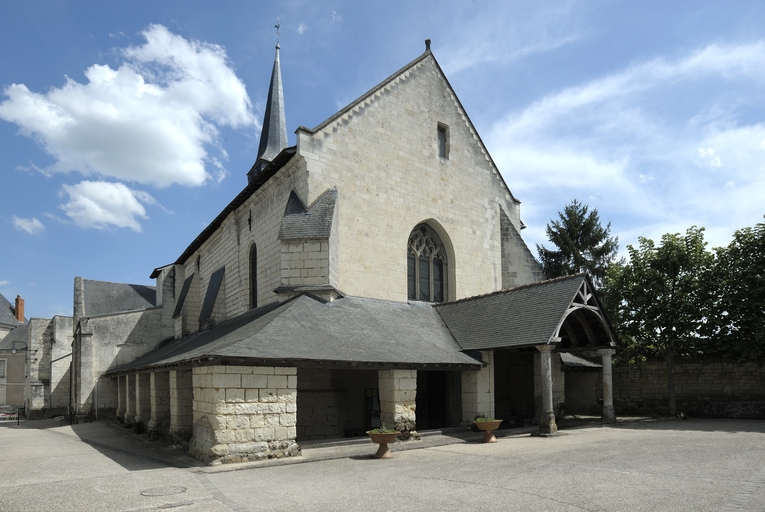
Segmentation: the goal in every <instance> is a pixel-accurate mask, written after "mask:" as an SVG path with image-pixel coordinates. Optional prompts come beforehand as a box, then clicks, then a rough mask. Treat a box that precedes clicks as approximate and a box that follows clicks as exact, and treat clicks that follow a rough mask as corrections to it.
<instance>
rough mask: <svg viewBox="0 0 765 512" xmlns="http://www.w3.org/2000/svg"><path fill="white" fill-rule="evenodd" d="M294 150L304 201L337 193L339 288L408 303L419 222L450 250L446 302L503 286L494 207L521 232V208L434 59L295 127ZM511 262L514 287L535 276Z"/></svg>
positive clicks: (510, 253)
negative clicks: (327, 116)
mask: <svg viewBox="0 0 765 512" xmlns="http://www.w3.org/2000/svg"><path fill="white" fill-rule="evenodd" d="M439 123H440V124H441V125H443V126H446V127H448V128H447V132H448V139H449V141H448V145H449V153H448V158H443V157H441V156H439V153H438V136H437V133H438V132H437V129H438V126H439ZM297 151H298V156H300V157H302V158H304V159H305V161H306V163H307V168H308V171H309V191H308V194H307V197H306V196H303V195H301V197H303V199H304V200H305V202H306V203H311V202H313V201H314V200H315V199H316V198H317V197H318V196H319V195H321V194H322V193H323V192H324V191H325V190H327V189H328V188H332V187H337V190H338V202H337V207H336V208H337V216H338V217H337V218H338V222H337V226H338V256H337V257H338V284H337V287H338V288H339V289H340V290H342V291H343V292H345V293H348V294H349V295H356V296H361V297H372V298H378V299H385V300H394V301H399V302H405V301H406V300H407V281H406V280H407V259H406V254H407V253H406V244H407V240H408V238H409V235H410V233H411V231H412V229H413V228H414V227H415V226H416V225H417V224H419V223H421V222H427V223H428V225H430V226H431V227H433V229H435V230H436V232H437V233H438V234H439V236H440V237H441V239H442V241H443V242H444V244H445V245H446V246H449V248H450V249H451V250H452V252H453V254H451V255H450V256H452V257H453V259H451V260H450V261H449V272H450V273H449V275H448V279H447V281H448V283H449V285H448V286H449V292H448V295H449V299H458V298H462V297H467V296H472V295H477V294H483V293H487V292H491V291H495V290H499V289H501V288H502V286H503V268H505V267H509V266H510V265H511V263H512V262H505V261H503V260H502V258H503V247H502V245H503V241H502V238H501V228H500V208H499V206H501V208H502V209H503V210H504V211H505V212H506V215H507V218H508V219H509V221H510V222H512V224H513V225H514V226H515V228H516V231H518V232H519V231H520V227H521V223H520V205H519V203H518V202H517V201H515V200H514V198H513V197H512V196H511V195H510V193H509V192H508V191H507V189H506V188H505V186H504V184H503V180H502V178H501V175H500V174H499V172H498V170H497V169H496V168H495V167H494V164H493V162H492V161H491V157H490V156H489V155H488V153H487V152H486V151H485V148H484V147H483V145H482V144H481V142H480V139H479V137H478V134H477V133H475V131H474V129H473V127H472V126H471V125H470V123H469V122H468V119H467V115H466V113H465V112H464V111H462V109H461V107H460V106H459V104H458V101H457V99H456V97H455V96H454V95H453V93H452V91H450V89H449V87H448V84H447V83H446V81H445V80H444V79H443V77H442V76H441V74H440V72H439V71H438V69H437V66H436V64H435V62H434V61H433V60H432V59H430V58H425V59H424V60H422V61H420V63H418V64H416V65H415V66H414V67H413V68H411V69H409V70H407V71H406V72H405V73H403V74H402V76H400V77H399V78H396V79H394V80H393V81H392V82H391V83H389V84H388V85H386V86H385V87H383V88H382V89H381V90H379V91H376V92H374V93H372V94H371V95H370V96H368V97H367V98H364V99H362V100H361V102H360V104H358V105H355V106H354V108H352V109H349V110H347V111H345V112H343V113H342V114H341V115H339V116H338V117H336V118H335V119H333V120H332V121H331V122H329V123H327V124H326V125H322V126H321V127H320V129H319V130H317V131H315V132H312V131H310V130H306V129H303V128H300V129H298V131H297ZM511 244H523V242H522V241H521V240H520V237H518V238H517V239H515V238H514V239H509V238H508V240H507V241H506V247H505V250H506V255H507V258H513V255H518V254H521V255H524V254H525V252H524V251H523V249H522V248H518V250H517V251H516V250H514V248H512V247H511ZM524 258H525V256H524ZM515 263H517V264H516V265H515V268H514V269H513V270H508V272H515V275H514V277H513V280H514V283H515V284H523V283H530V282H534V281H535V280H536V279H537V277H536V276H535V275H534V274H533V272H532V271H531V270H530V269H529V267H528V265H526V262H525V261H520V262H515ZM508 275H509V274H508Z"/></svg>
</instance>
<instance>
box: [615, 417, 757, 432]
mask: <svg viewBox="0 0 765 512" xmlns="http://www.w3.org/2000/svg"><path fill="white" fill-rule="evenodd" d="M614 427H615V428H620V429H622V430H676V431H697V432H728V433H730V434H737V433H741V432H752V433H760V434H761V433H764V432H765V420H764V419H751V420H750V419H721V418H686V419H680V418H667V417H658V418H625V419H619V421H618V423H617V424H616V425H614Z"/></svg>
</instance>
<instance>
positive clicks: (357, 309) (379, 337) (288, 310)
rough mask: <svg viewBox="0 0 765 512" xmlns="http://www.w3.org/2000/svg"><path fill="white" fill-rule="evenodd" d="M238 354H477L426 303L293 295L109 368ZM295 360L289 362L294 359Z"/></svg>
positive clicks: (454, 359)
mask: <svg viewBox="0 0 765 512" xmlns="http://www.w3.org/2000/svg"><path fill="white" fill-rule="evenodd" d="M210 358H230V359H233V360H236V359H238V358H243V359H250V360H251V361H252V360H258V362H263V363H267V362H268V361H275V362H277V364H284V361H285V360H289V361H292V363H289V364H299V363H305V362H310V361H323V362H325V363H326V362H342V363H370V364H395V363H398V364H403V365H413V366H414V365H459V366H462V367H475V368H477V367H480V365H481V364H482V363H481V362H480V361H477V360H476V359H474V358H472V357H470V356H469V355H466V354H464V353H462V352H461V351H460V347H459V345H457V343H456V342H455V341H454V338H453V337H452V335H451V334H450V333H449V331H448V330H447V328H446V326H445V325H444V324H443V322H442V321H441V318H440V317H439V315H438V313H436V311H435V310H434V309H433V307H432V305H430V304H427V303H409V304H407V303H398V302H388V301H382V300H376V299H365V298H359V297H346V298H343V299H338V300H335V301H334V302H325V301H322V300H321V299H317V298H315V297H313V296H310V295H299V296H297V297H296V298H293V299H291V300H288V301H286V302H283V303H277V304H270V305H268V306H264V307H261V308H257V309H254V310H252V311H248V312H247V313H244V314H242V315H239V316H237V317H235V318H231V319H229V320H226V321H224V322H221V323H220V324H218V325H217V326H215V327H213V328H212V329H210V330H208V331H205V332H201V333H196V334H192V335H190V336H187V337H186V338H183V339H181V340H177V341H173V342H170V343H168V344H166V345H164V346H161V347H159V348H157V349H155V350H154V351H152V352H150V353H148V354H146V355H144V356H142V357H140V358H138V359H136V360H135V361H133V362H131V363H129V364H127V365H125V366H122V367H120V368H117V369H114V370H112V371H111V372H110V373H117V372H122V371H132V370H138V369H146V368H149V367H161V366H168V365H174V364H183V363H188V362H192V361H208V360H210ZM296 362H297V363H296Z"/></svg>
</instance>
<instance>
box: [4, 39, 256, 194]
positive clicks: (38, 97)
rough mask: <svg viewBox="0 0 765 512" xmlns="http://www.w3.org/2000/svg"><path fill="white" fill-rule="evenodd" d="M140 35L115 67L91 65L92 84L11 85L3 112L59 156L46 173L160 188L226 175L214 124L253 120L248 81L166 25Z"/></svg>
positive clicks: (220, 56) (207, 47)
mask: <svg viewBox="0 0 765 512" xmlns="http://www.w3.org/2000/svg"><path fill="white" fill-rule="evenodd" d="M142 34H143V36H144V37H145V39H146V42H145V44H143V45H140V46H130V47H128V48H126V49H123V50H121V55H122V57H123V58H124V62H123V63H122V64H121V65H120V66H119V67H118V68H117V69H113V68H112V67H110V66H108V65H100V64H95V65H93V66H91V67H90V68H88V69H87V70H86V71H85V78H86V79H87V82H86V83H79V82H77V81H75V80H73V79H71V78H68V77H67V79H66V83H65V84H64V85H63V86H62V87H60V88H56V87H54V88H51V89H50V90H49V91H48V92H47V93H44V94H41V93H37V92H33V91H31V90H29V88H27V87H26V86H25V85H23V84H13V85H11V86H9V87H8V88H6V89H5V94H6V96H7V97H8V99H7V100H5V101H4V102H3V103H0V118H2V119H5V120H6V121H9V122H12V123H16V124H17V125H18V126H19V128H20V132H21V133H22V134H24V135H26V136H28V137H32V138H34V139H35V140H37V141H38V142H39V143H40V144H41V145H42V146H43V148H44V149H45V150H46V151H47V152H48V153H49V154H50V155H51V156H52V157H53V158H54V159H55V163H54V164H53V165H51V166H50V167H48V168H46V169H45V171H46V172H48V173H54V172H71V171H76V172H80V173H83V174H85V175H98V176H101V177H107V178H114V179H118V180H124V181H130V182H137V183H142V184H149V185H154V186H157V187H166V186H168V185H171V184H181V185H190V186H197V185H202V184H203V183H205V182H207V181H208V180H210V179H211V178H212V179H216V178H220V176H221V174H220V172H221V171H220V167H219V166H218V165H216V162H217V160H216V158H215V157H214V156H211V155H210V154H208V149H209V148H213V149H216V151H218V149H217V144H218V138H219V135H218V128H217V127H218V126H231V127H235V128H237V127H242V126H247V125H255V124H256V123H257V121H256V120H255V119H254V117H253V115H252V112H251V103H250V100H249V98H248V96H247V92H246V90H245V86H244V84H243V83H242V81H241V80H240V79H239V78H238V77H237V76H236V74H235V72H234V70H233V69H232V67H231V64H230V62H229V60H228V57H227V55H226V52H225V49H224V48H223V47H221V46H218V45H214V44H208V43H203V42H199V41H194V40H187V39H184V38H183V37H181V36H179V35H176V34H173V33H171V32H170V31H169V30H167V29H166V28H165V27H163V26H161V25H151V26H149V27H148V28H147V29H146V30H145V31H144V32H143V33H142ZM225 157H226V155H225V152H222V151H221V155H220V158H223V159H225ZM78 186H79V185H78Z"/></svg>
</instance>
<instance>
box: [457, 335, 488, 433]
mask: <svg viewBox="0 0 765 512" xmlns="http://www.w3.org/2000/svg"><path fill="white" fill-rule="evenodd" d="M481 359H482V360H483V361H485V362H487V363H489V364H488V365H487V366H486V367H484V368H482V369H481V370H479V371H477V372H463V373H462V424H463V425H470V424H471V423H473V420H475V419H476V418H477V417H479V416H480V417H484V418H487V417H488V418H493V417H494V403H495V401H494V399H495V394H494V352H493V351H491V350H484V351H482V352H481Z"/></svg>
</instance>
